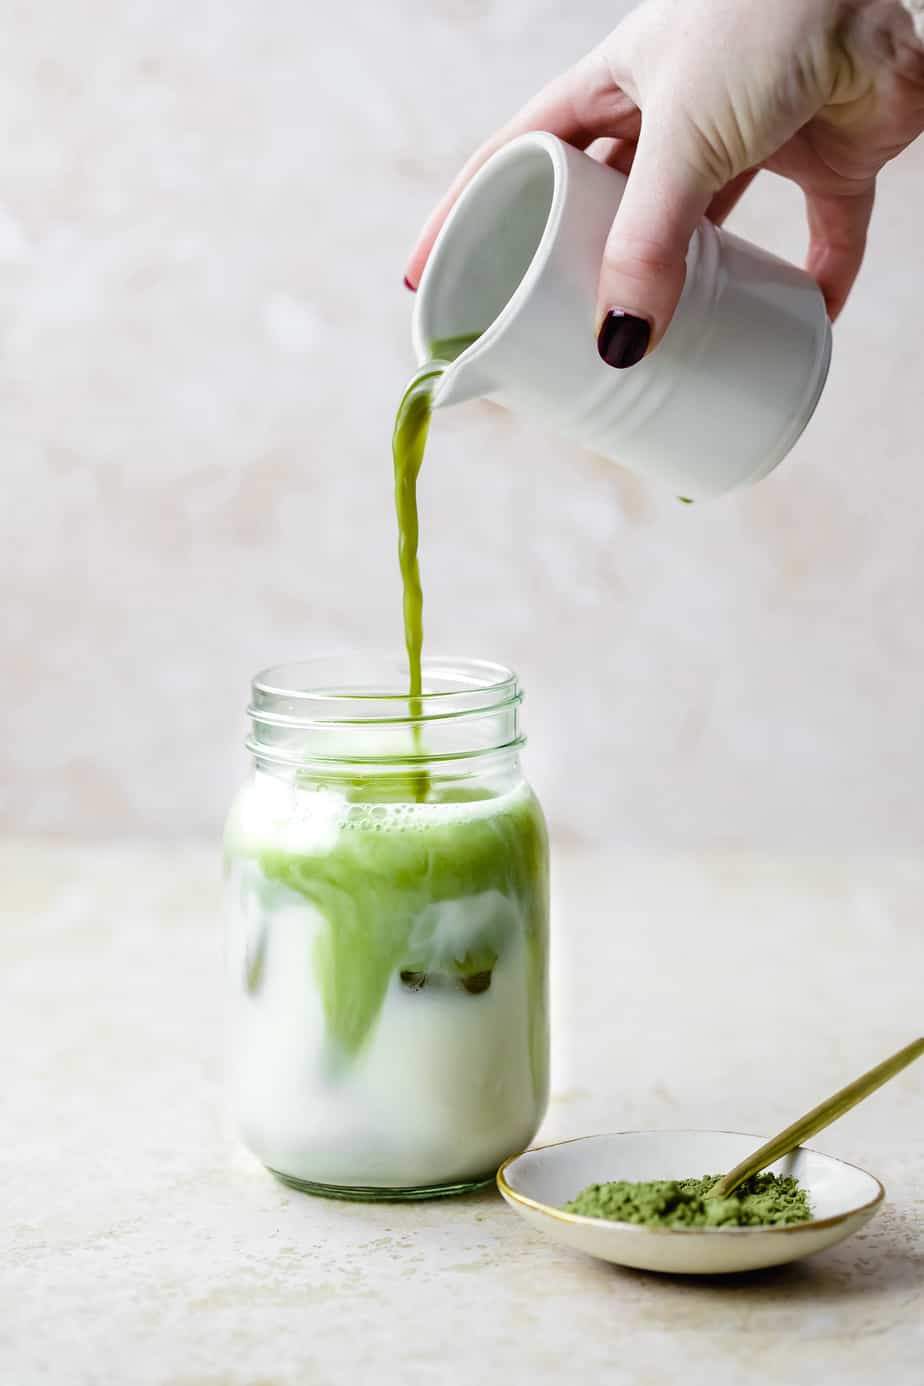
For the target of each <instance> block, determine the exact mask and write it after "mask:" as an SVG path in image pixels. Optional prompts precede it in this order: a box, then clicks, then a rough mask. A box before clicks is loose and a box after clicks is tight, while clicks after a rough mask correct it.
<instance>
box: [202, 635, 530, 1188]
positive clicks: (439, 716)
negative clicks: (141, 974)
mask: <svg viewBox="0 0 924 1386" xmlns="http://www.w3.org/2000/svg"><path fill="white" fill-rule="evenodd" d="M423 682H424V692H423V694H422V696H421V697H420V699H415V700H414V701H413V703H411V702H409V699H408V696H407V693H406V691H405V690H406V671H405V669H404V666H402V664H401V663H400V662H399V661H397V660H396V661H394V662H391V661H388V660H372V661H351V660H349V659H339V658H332V659H318V660H313V661H309V662H307V663H303V664H292V665H288V666H285V667H282V668H278V669H270V670H268V671H266V672H265V673H263V674H260V675H259V676H258V677H257V678H256V679H255V680H254V683H253V702H252V705H251V707H250V709H249V714H250V717H251V719H252V727H253V730H252V733H251V736H250V739H249V741H248V748H249V749H250V750H251V751H252V752H253V755H254V760H255V767H254V773H253V775H252V776H251V778H250V780H249V781H248V783H246V784H245V785H244V787H243V788H242V789H241V791H240V792H239V794H238V795H237V798H236V799H235V801H234V804H233V805H232V808H231V813H230V816H229V819H228V824H227V829H226V835H225V862H226V878H227V900H228V947H227V966H228V977H229V983H230V992H231V1025H232V1037H233V1047H234V1051H235V1061H234V1066H233V1072H234V1088H235V1105H236V1113H237V1119H238V1123H239V1127H240V1130H241V1134H242V1137H243V1140H244V1142H245V1144H246V1145H247V1146H249V1148H250V1149H251V1150H252V1151H253V1153H254V1154H255V1155H256V1156H257V1157H258V1159H260V1160H261V1161H262V1162H263V1163H264V1164H265V1165H266V1166H267V1167H268V1168H269V1169H270V1170H272V1172H273V1173H274V1174H276V1175H278V1176H279V1177H280V1178H282V1179H283V1180H285V1181H286V1183H289V1184H292V1185H294V1186H295V1187H297V1188H300V1189H305V1190H307V1191H309V1192H314V1193H322V1194H330V1195H336V1196H344V1197H355V1198H377V1197H382V1198H401V1197H407V1198H412V1197H426V1196H433V1195H437V1194H450V1193H459V1192H463V1191H464V1190H466V1189H470V1188H473V1187H476V1186H477V1185H479V1184H482V1183H485V1182H487V1181H488V1180H490V1179H491V1178H493V1176H494V1173H495V1171H496V1169H497V1166H498V1165H499V1164H500V1163H501V1161H502V1160H503V1159H504V1158H505V1157H506V1156H507V1155H509V1154H511V1153H512V1152H514V1151H517V1150H521V1149H523V1148H524V1147H525V1146H527V1145H528V1144H529V1143H530V1141H531V1140H532V1138H533V1136H534V1135H535V1133H536V1131H537V1129H538V1126H539V1123H540V1121H541V1120H542V1117H543V1114H544V1111H545V1106H546V1101H547V1094H548V1002H547V955H548V846H547V838H546V831H545V824H544V820H543V817H542V811H541V809H540V807H539V804H538V802H537V800H536V798H535V795H534V794H533V792H532V790H531V789H530V787H529V785H528V784H527V783H526V781H525V780H524V779H523V777H522V774H521V771H520V766H519V755H518V753H519V748H520V746H521V745H522V744H523V737H522V735H521V732H520V727H519V705H520V702H521V699H522V694H521V691H520V688H519V685H518V682H517V679H516V677H515V675H514V674H512V673H511V672H510V671H509V670H507V669H503V668H501V667H500V666H498V665H494V664H487V663H483V662H480V661H461V660H459V661H456V660H453V661H448V662H447V661H440V660H433V659H430V660H425V661H424V668H423Z"/></svg>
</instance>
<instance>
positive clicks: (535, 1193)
mask: <svg viewBox="0 0 924 1386" xmlns="http://www.w3.org/2000/svg"><path fill="white" fill-rule="evenodd" d="M764 1139H765V1137H763V1136H748V1135H742V1134H740V1133H739V1132H735V1131H618V1132H616V1133H615V1134H613V1135H609V1136H584V1137H583V1138H580V1139H578V1140H572V1141H563V1142H561V1143H560V1144H558V1145H547V1146H541V1147H539V1148H538V1149H535V1150H527V1151H525V1152H524V1153H523V1154H522V1155H514V1156H512V1157H511V1158H510V1159H509V1160H507V1161H506V1162H505V1163H504V1164H503V1165H501V1168H500V1170H499V1171H498V1175H497V1186H498V1188H499V1189H500V1191H501V1193H502V1194H503V1196H504V1198H505V1199H506V1200H507V1202H508V1203H509V1204H510V1206H511V1208H514V1209H515V1210H516V1211H517V1212H518V1213H519V1214H520V1216H521V1217H524V1218H525V1219H526V1221H527V1222H529V1223H532V1225H533V1226H534V1227H538V1228H539V1229H540V1230H541V1231H543V1232H545V1233H547V1234H548V1235H549V1236H550V1237H553V1238H554V1239H555V1240H556V1241H558V1242H561V1243H562V1244H563V1245H565V1246H570V1247H574V1248H575V1249H576V1250H577V1251H584V1252H586V1253H587V1254H588V1255H590V1256H597V1257H599V1258H600V1259H601V1260H604V1261H612V1262H614V1263H615V1264H616V1265H621V1266H634V1267H636V1268H637V1269H639V1270H653V1271H672V1272H675V1273H678V1272H679V1273H681V1274H685V1275H722V1274H727V1273H729V1272H732V1271H748V1270H758V1269H760V1268H761V1267H764V1266H780V1265H783V1264H784V1262H786V1261H796V1260H798V1259H799V1258H800V1257H802V1256H810V1255H811V1254H812V1253H813V1252H815V1251H823V1250H824V1249H825V1248H826V1247H829V1246H833V1245H834V1243H835V1242H839V1241H842V1240H843V1238H844V1237H849V1236H850V1235H851V1234H852V1233H854V1232H856V1231H858V1230H859V1228H861V1227H862V1226H863V1224H864V1223H866V1222H868V1221H869V1219H870V1218H871V1217H872V1216H873V1214H874V1213H875V1212H876V1211H877V1210H878V1208H879V1207H880V1205H881V1203H882V1200H883V1198H884V1197H885V1189H884V1188H883V1187H882V1185H881V1184H880V1182H879V1180H878V1179H875V1178H874V1177H873V1176H872V1175H871V1174H867V1173H866V1172H865V1170H862V1169H858V1168H857V1167H856V1166H855V1165H848V1164H845V1163H844V1161H843V1160H835V1159H834V1157H833V1156H831V1155H822V1154H820V1152H819V1151H817V1150H809V1149H807V1148H806V1147H804V1146H802V1147H800V1148H799V1149H798V1150H795V1151H793V1153H792V1154H791V1155H787V1156H786V1157H785V1158H784V1159H782V1160H778V1161H777V1162H776V1164H774V1165H771V1166H770V1169H771V1171H772V1172H773V1173H774V1174H793V1175H795V1176H796V1178H797V1179H798V1180H799V1182H800V1183H801V1184H802V1185H803V1186H804V1187H805V1188H806V1189H807V1190H808V1195H809V1201H810V1203H811V1206H812V1212H813V1215H814V1216H813V1217H812V1220H811V1222H798V1223H791V1224H789V1225H784V1226H780V1227H703V1228H699V1227H644V1226H639V1225H636V1224H635V1223H630V1222H610V1221H608V1220H606V1219H604V1218H586V1217H578V1216H577V1215H576V1214H575V1213H566V1212H565V1211H564V1209H563V1207H562V1204H564V1203H567V1202H569V1200H570V1199H572V1198H574V1197H575V1195H576V1194H578V1193H579V1192H580V1191H581V1189H584V1188H586V1187H587V1185H588V1184H602V1183H606V1182H607V1181H609V1180H612V1179H638V1180H647V1179H689V1178H694V1177H697V1178H698V1177H700V1176H702V1175H706V1174H722V1173H724V1171H726V1170H729V1169H732V1168H733V1167H734V1166H735V1165H736V1164H738V1162H739V1161H740V1160H742V1159H744V1157H745V1156H746V1155H748V1154H750V1153H751V1152H752V1151H753V1150H755V1149H756V1148H757V1147H758V1146H759V1145H760V1144H761V1143H762V1141H763V1140H764Z"/></svg>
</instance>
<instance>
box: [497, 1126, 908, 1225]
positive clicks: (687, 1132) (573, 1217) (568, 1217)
mask: <svg viewBox="0 0 924 1386" xmlns="http://www.w3.org/2000/svg"><path fill="white" fill-rule="evenodd" d="M668 1134H672V1135H678V1136H699V1135H710V1136H747V1137H748V1139H753V1140H755V1141H760V1140H763V1139H764V1137H762V1136H755V1135H754V1134H753V1132H750V1131H708V1132H703V1131H697V1130H691V1129H689V1128H686V1129H684V1130H682V1131H676V1132H667V1131H654V1130H635V1131H597V1132H594V1133H593V1134H591V1135H589V1136H569V1137H568V1139H567V1140H564V1141H550V1142H549V1144H548V1145H533V1146H530V1147H529V1148H528V1149H527V1150H521V1151H519V1152H518V1153H517V1154H516V1155H509V1156H508V1157H507V1159H506V1160H505V1161H504V1163H503V1164H502V1165H501V1167H500V1169H499V1170H498V1171H497V1187H498V1190H499V1191H500V1193H501V1194H502V1196H503V1197H504V1198H509V1199H512V1200H513V1202H514V1203H519V1204H520V1205H521V1206H522V1207H524V1208H531V1209H533V1210H534V1211H535V1212H537V1213H544V1214H546V1216H548V1217H552V1218H557V1219H558V1220H559V1222H570V1223H576V1224H577V1226H578V1227H599V1226H601V1225H602V1226H604V1227H619V1228H621V1229H622V1231H624V1232H644V1233H652V1232H653V1233H654V1234H655V1235H656V1236H661V1237H663V1236H670V1235H673V1234H675V1233H678V1232H679V1233H681V1234H683V1235H684V1236H701V1235H702V1234H703V1233H704V1232H705V1233H706V1234H707V1235H708V1236H710V1237H715V1236H717V1235H721V1236H725V1237H739V1236H741V1234H742V1233H746V1232H773V1233H777V1234H779V1233H783V1232H816V1231H818V1230H819V1229H820V1228H824V1227H837V1226H838V1224H839V1223H842V1222H846V1221H847V1219H848V1218H852V1217H856V1215H857V1214H858V1213H866V1212H872V1210H873V1209H875V1208H878V1206H879V1204H880V1203H881V1202H882V1200H883V1199H884V1198H885V1187H884V1185H883V1184H882V1182H881V1180H879V1179H877V1178H876V1176H875V1174H870V1172H869V1170H868V1169H863V1168H862V1166H860V1165H853V1164H851V1163H850V1161H849V1160H840V1159H838V1157H837V1156H836V1155H825V1153H824V1152H823V1151H821V1150H815V1149H813V1148H812V1146H810V1145H800V1146H797V1149H798V1150H805V1151H807V1152H808V1154H809V1155H820V1156H821V1158H822V1159H823V1160H832V1161H833V1162H834V1164H836V1165H843V1166H844V1168H845V1169H853V1170H856V1171H857V1173H858V1174H864V1175H865V1176H866V1178H867V1179H872V1181H873V1183H874V1184H875V1185H876V1188H877V1191H878V1192H877V1193H876V1194H875V1195H874V1197H873V1198H871V1199H870V1200H869V1202H868V1203H861V1204H859V1206H858V1207H856V1208H851V1209H849V1210H848V1212H846V1213H835V1214H833V1216H831V1217H829V1218H811V1219H810V1220H809V1221H808V1222H790V1223H782V1224H776V1225H774V1224H770V1225H768V1226H766V1227H761V1226H756V1227H653V1226H651V1225H650V1224H648V1223H640V1222H620V1221H619V1220H618V1219H616V1218H590V1217H585V1216H584V1215H583V1214H582V1213H568V1212H566V1211H565V1209H564V1208H555V1207H553V1205H552V1204H551V1203H542V1202H540V1200H539V1199H538V1198H530V1197H529V1196H528V1195H527V1194H521V1193H518V1192H517V1190H516V1189H512V1188H511V1187H510V1185H509V1184H508V1183H507V1179H506V1175H505V1171H506V1170H507V1169H508V1168H509V1167H510V1165H512V1164H513V1162H514V1161H515V1160H519V1159H522V1157H523V1156H524V1155H532V1154H538V1153H539V1151H541V1150H555V1149H557V1147H558V1146H560V1145H576V1144H577V1143H578V1141H593V1140H599V1139H600V1138H601V1137H602V1136H658V1135H668ZM790 1153H791V1154H795V1151H791V1152H790ZM783 1158H784V1159H785V1158H786V1157H785V1156H784V1157H783Z"/></svg>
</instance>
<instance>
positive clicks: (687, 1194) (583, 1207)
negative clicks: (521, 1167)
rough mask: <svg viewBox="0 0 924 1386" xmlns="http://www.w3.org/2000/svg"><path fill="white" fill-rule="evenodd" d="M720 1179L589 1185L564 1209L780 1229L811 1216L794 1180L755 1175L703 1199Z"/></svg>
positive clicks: (656, 1222)
mask: <svg viewBox="0 0 924 1386" xmlns="http://www.w3.org/2000/svg"><path fill="white" fill-rule="evenodd" d="M719 1177H720V1176H719V1175H717V1174H713V1175H704V1176H703V1178H702V1179H654V1180H652V1181H651V1182H650V1183H644V1184H633V1183H630V1182H629V1181H627V1180H623V1179H621V1180H617V1181H616V1182H614V1183H611V1184H588V1186H587V1188H586V1189H583V1190H582V1191H581V1192H580V1193H579V1194H578V1196H577V1198H573V1199H572V1200H571V1202H570V1203H566V1204H565V1205H564V1209H565V1212H566V1213H578V1214H580V1215H581V1217H585V1218H607V1219H609V1220H610V1221H611V1222H638V1223H643V1224H645V1225H646V1226H648V1227H778V1226H780V1225H781V1224H783V1223H790V1222H808V1221H809V1220H810V1219H811V1216H812V1210H811V1206H810V1204H809V1201H808V1194H807V1193H806V1191H805V1189H803V1188H802V1186H801V1185H800V1183H799V1181H798V1179H793V1178H792V1177H791V1176H789V1175H779V1174H755V1175H753V1176H752V1177H751V1178H750V1179H746V1180H745V1181H744V1183H743V1184H740V1185H739V1187H738V1188H737V1189H735V1191H734V1193H732V1194H730V1195H729V1197H728V1198H712V1199H707V1198H706V1196H705V1195H706V1192H707V1191H708V1190H709V1189H711V1188H712V1186H713V1184H714V1183H715V1181H716V1180H717V1179H718V1178H719Z"/></svg>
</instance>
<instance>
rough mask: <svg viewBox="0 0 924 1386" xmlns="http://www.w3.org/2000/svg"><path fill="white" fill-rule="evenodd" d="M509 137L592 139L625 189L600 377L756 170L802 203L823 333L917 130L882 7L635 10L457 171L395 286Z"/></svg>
mask: <svg viewBox="0 0 924 1386" xmlns="http://www.w3.org/2000/svg"><path fill="white" fill-rule="evenodd" d="M527 130H549V131H551V132H552V133H553V134H555V135H558V136H559V138H561V139H563V140H566V141H567V142H568V143H569V144H572V145H574V146H576V147H577V148H578V149H587V148H588V146H589V145H591V144H592V143H593V142H594V141H595V140H598V139H604V140H606V141H607V144H606V146H605V147H604V148H603V149H602V150H601V151H600V157H602V158H603V159H605V161H606V162H607V163H609V164H612V165H613V166H614V167H616V168H618V169H620V170H621V171H622V172H623V173H626V174H629V181H628V184H627V186H626V191H625V193H624V195H623V198H622V202H621V204H620V207H619V211H618V213H617V215H616V218H615V220H614V222H613V226H612V229H611V231H610V234H609V238H608V240H607V244H606V249H605V251H604V256H603V264H602V267H601V272H600V285H599V294H598V303H597V324H596V327H597V331H598V337H597V344H598V348H599V351H600V354H601V356H602V357H603V358H604V360H606V361H607V362H608V363H609V364H610V365H612V366H618V367H626V366H632V365H635V364H636V362H637V361H639V360H640V359H641V358H642V356H644V355H645V353H646V351H647V350H649V349H651V348H652V347H654V346H656V345H657V343H658V342H659V341H660V339H661V337H662V336H663V335H664V332H665V331H666V329H667V327H668V324H669V323H670V320H671V317H672V316H673V313H674V309H675V308H676V306H677V300H678V299H679V297H680V293H681V291H682V289H683V284H684V277H685V273H686V269H685V256H686V251H687V246H688V245H689V241H690V237H691V236H692V234H693V232H694V230H695V229H696V226H697V223H698V222H699V219H700V217H701V216H703V215H704V214H706V215H708V216H710V217H711V218H712V220H713V221H716V222H721V221H722V220H723V218H724V217H725V216H727V215H728V213H729V211H730V210H731V209H732V207H733V206H734V205H735V203H736V202H737V200H738V198H739V197H740V196H741V194H742V193H743V192H744V190H745V189H746V187H747V185H748V184H749V182H750V181H751V179H752V178H753V177H754V175H755V173H756V172H757V170H758V169H761V168H763V169H768V170H770V171H771V172H772V173H777V174H780V175H782V176H783V177H784V178H789V179H792V181H793V182H795V183H797V184H798V185H799V187H800V188H801V189H802V191H803V193H804V194H805V201H806V213H807V219H808V229H809V247H808V255H807V260H806V268H807V269H808V271H809V273H810V274H812V275H814V277H815V279H816V280H817V281H818V284H819V286H820V288H821V290H822V292H823V294H824V297H825V302H826V304H827V308H828V312H829V314H830V316H831V318H832V319H833V318H835V317H836V316H837V314H838V313H839V312H840V310H841V308H842V307H843V306H844V302H845V301H846V298H847V295H848V293H849V292H850V288H851V286H852V284H853V282H854V279H855V278H856V276H857V273H858V271H859V268H860V264H861V261H862V259H863V252H864V248H865V244H866V232H867V227H868V225H869V219H870V215H871V213H872V209H873V199H874V195H875V187H876V176H877V174H878V172H879V170H880V169H881V168H882V166H883V165H884V164H885V163H887V162H888V160H889V159H892V158H894V157H895V155H896V154H898V153H899V152H900V151H901V150H902V149H904V148H905V146H906V145H908V144H910V143H911V141H912V140H913V139H914V138H915V137H916V136H917V135H919V134H920V133H921V131H922V130H924V43H921V42H920V41H919V40H918V39H917V38H916V37H915V32H914V28H913V25H912V22H911V18H910V16H909V14H908V13H907V12H906V10H905V9H904V8H903V7H902V5H901V4H900V3H899V0H772V3H770V4H768V3H767V0H696V3H695V4H693V5H691V4H690V3H689V0H644V3H642V4H640V5H639V6H638V8H636V9H635V10H633V11H632V12H631V13H630V14H629V15H627V17H626V18H625V19H624V20H623V22H622V23H621V24H620V25H619V26H618V27H617V28H616V29H614V30H613V32H612V33H611V34H610V35H609V37H608V38H606V39H604V40H603V42H602V43H601V44H600V45H599V46H598V47H597V48H595V49H593V51H592V52H590V53H589V54H587V56H586V57H584V58H582V59H581V60H580V61H579V62H578V63H577V64H576V65H575V66H574V67H572V68H571V69H570V70H569V71H567V72H565V73H563V74H562V75H561V76H560V77H558V78H556V79H555V80H554V81H553V82H551V83H550V84H549V85H548V86H547V87H546V88H545V89H544V90H543V91H541V92H540V93H539V94H538V95H537V96H536V97H534V98H533V100H532V101H530V102H529V103H528V104H527V105H526V106H525V107H524V108H523V109H522V110H521V111H520V112H519V114H518V115H516V116H514V118H513V119H512V120H511V121H510V122H509V123H508V124H507V125H505V126H503V127H502V128H501V129H500V130H498V131H497V132H496V133H495V134H494V135H492V136H491V138H490V139H489V140H487V141H486V142H485V144H483V145H482V146H481V148H480V149H479V150H478V151H477V152H476V153H475V154H474V155H473V156H472V157H471V159H469V161H468V163H467V164H466V165H465V167H464V168H463V169H462V171H461V173H460V174H459V175H458V177H457V178H456V180H455V182H454V183H453V184H452V186H451V187H450V189H449V191H448V192H447V194H446V196H445V197H444V198H443V200H442V201H441V202H440V204H439V205H438V206H437V208H436V209H435V211H434V212H433V213H432V215H431V216H430V218H429V220H428V221H427V223H426V225H425V227H424V229H423V231H422V232H421V235H420V237H419V239H418V241H417V244H416V246H415V247H414V250H413V253H412V255H411V257H410V260H409V262H408V266H407V273H406V282H407V283H408V285H409V287H411V288H416V286H417V284H418V282H419V280H420V275H421V273H422V271H423V268H424V265H425V264H426V261H427V257H428V255H429V253H430V250H431V248H432V246H433V242H434V240H435V239H436V236H437V233H438V232H439V230H440V227H441V226H442V224H443V222H444V221H445V219H446V216H447V214H448V212H449V210H450V208H451V207H452V205H453V203H454V202H455V200H456V199H457V197H458V196H459V194H460V193H461V191H462V189H463V188H464V187H465V185H466V184H467V183H468V182H469V180H470V179H471V178H472V176H473V175H474V174H475V172H476V171H477V170H478V169H479V168H480V167H481V165H482V164H483V163H484V162H485V160H486V159H488V158H489V157H490V156H491V155H492V154H493V153H494V152H495V151H496V150H497V149H499V148H500V147H501V146H502V145H504V144H506V143H508V141H510V140H512V139H514V138H515V137H516V136H517V135H521V134H523V133H524V132H525V131H527ZM594 153H595V154H596V153H597V151H596V150H595V151H594ZM589 326H590V325H589V324H588V327H589Z"/></svg>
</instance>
